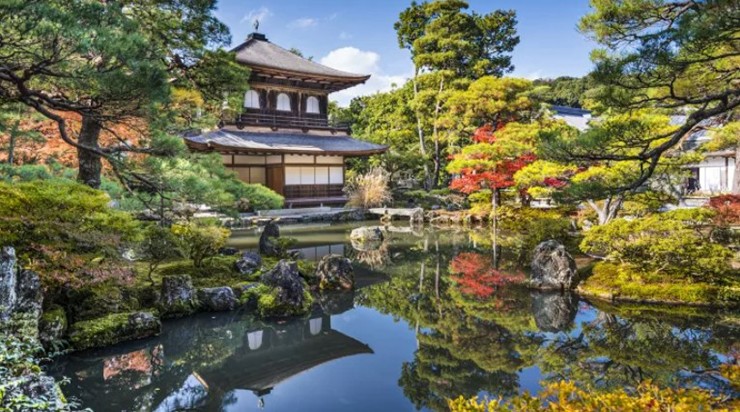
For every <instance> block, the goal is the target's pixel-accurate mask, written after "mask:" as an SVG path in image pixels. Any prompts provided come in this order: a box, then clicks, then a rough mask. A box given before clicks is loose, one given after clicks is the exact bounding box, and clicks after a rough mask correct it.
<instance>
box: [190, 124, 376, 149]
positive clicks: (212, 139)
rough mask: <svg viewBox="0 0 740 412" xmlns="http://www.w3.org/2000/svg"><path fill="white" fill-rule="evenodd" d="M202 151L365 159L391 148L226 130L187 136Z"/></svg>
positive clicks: (329, 138) (325, 138) (344, 138)
mask: <svg viewBox="0 0 740 412" xmlns="http://www.w3.org/2000/svg"><path fill="white" fill-rule="evenodd" d="M184 138H185V140H186V142H187V143H188V144H189V145H191V146H196V148H200V149H202V150H207V149H212V150H216V151H219V150H223V151H243V152H250V153H265V154H268V153H295V154H317V155H322V154H323V155H344V156H366V155H372V154H379V153H383V152H385V151H386V150H387V149H388V146H384V145H379V144H375V143H370V142H365V141H362V140H357V139H353V138H351V137H350V136H345V135H336V136H330V135H329V136H327V135H311V134H307V133H296V132H294V133H290V132H287V131H286V132H280V131H278V132H256V131H246V130H236V129H232V128H223V129H219V130H214V131H211V132H206V133H201V134H197V135H190V136H185V137H184Z"/></svg>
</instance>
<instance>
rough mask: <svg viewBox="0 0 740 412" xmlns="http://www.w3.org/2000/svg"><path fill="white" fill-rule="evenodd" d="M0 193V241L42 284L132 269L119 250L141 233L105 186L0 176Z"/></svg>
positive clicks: (126, 273)
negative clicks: (114, 205)
mask: <svg viewBox="0 0 740 412" xmlns="http://www.w3.org/2000/svg"><path fill="white" fill-rule="evenodd" d="M0 193H2V196H0V245H9V246H14V247H15V248H16V250H17V251H18V254H19V256H20V258H21V264H22V265H23V266H25V267H27V268H29V269H32V270H35V271H37V272H39V274H40V276H41V281H42V283H43V285H44V287H46V288H47V289H48V288H52V289H55V288H58V287H59V286H61V285H62V284H65V283H69V284H70V286H78V285H80V284H82V283H97V282H100V281H104V280H107V279H111V278H123V277H129V276H130V275H131V274H132V272H131V271H130V268H129V267H128V265H127V264H125V263H124V262H122V260H121V259H120V253H121V250H123V249H124V248H126V247H129V246H131V245H133V244H135V243H136V242H137V241H139V240H140V239H141V228H140V225H139V223H138V222H137V221H135V220H134V219H133V218H132V217H131V216H130V215H129V214H127V213H124V212H120V211H115V210H113V209H111V208H110V207H108V204H109V202H110V198H109V197H108V196H107V195H106V194H105V193H104V192H102V191H99V190H94V189H91V188H89V187H87V186H84V185H81V184H78V183H75V182H71V181H67V180H61V179H52V180H41V181H33V182H22V183H7V182H0Z"/></svg>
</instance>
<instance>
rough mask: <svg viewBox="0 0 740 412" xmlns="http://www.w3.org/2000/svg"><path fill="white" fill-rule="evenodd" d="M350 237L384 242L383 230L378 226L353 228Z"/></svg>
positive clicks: (357, 239) (362, 240)
mask: <svg viewBox="0 0 740 412" xmlns="http://www.w3.org/2000/svg"><path fill="white" fill-rule="evenodd" d="M349 238H350V239H351V240H355V241H359V242H382V241H383V231H382V230H380V228H379V227H377V226H373V227H371V226H363V227H358V228H355V229H352V232H351V233H350V235H349Z"/></svg>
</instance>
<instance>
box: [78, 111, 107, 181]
mask: <svg viewBox="0 0 740 412" xmlns="http://www.w3.org/2000/svg"><path fill="white" fill-rule="evenodd" d="M101 130H102V125H101V124H100V123H99V122H98V121H97V120H96V119H93V118H90V117H88V116H83V117H82V127H81V128H80V136H79V138H78V139H77V142H78V143H79V144H80V145H81V146H83V147H89V148H94V149H97V148H98V147H99V146H98V139H99V138H100V132H101ZM83 147H79V148H77V158H78V160H79V170H78V174H77V180H79V181H80V182H82V183H84V184H86V185H88V186H90V187H92V188H95V189H97V188H99V187H100V171H101V170H102V166H103V163H102V161H101V159H100V155H99V154H97V153H95V152H94V151H91V150H87V149H85V148H83Z"/></svg>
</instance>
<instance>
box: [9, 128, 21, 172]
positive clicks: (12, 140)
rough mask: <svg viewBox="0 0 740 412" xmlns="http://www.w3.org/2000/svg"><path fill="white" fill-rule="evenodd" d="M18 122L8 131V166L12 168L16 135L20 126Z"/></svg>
mask: <svg viewBox="0 0 740 412" xmlns="http://www.w3.org/2000/svg"><path fill="white" fill-rule="evenodd" d="M20 123H21V122H20V120H18V121H17V122H15V124H14V125H13V128H12V129H10V141H9V142H8V164H9V165H11V166H13V163H15V140H16V136H17V135H18V128H19V126H20Z"/></svg>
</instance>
